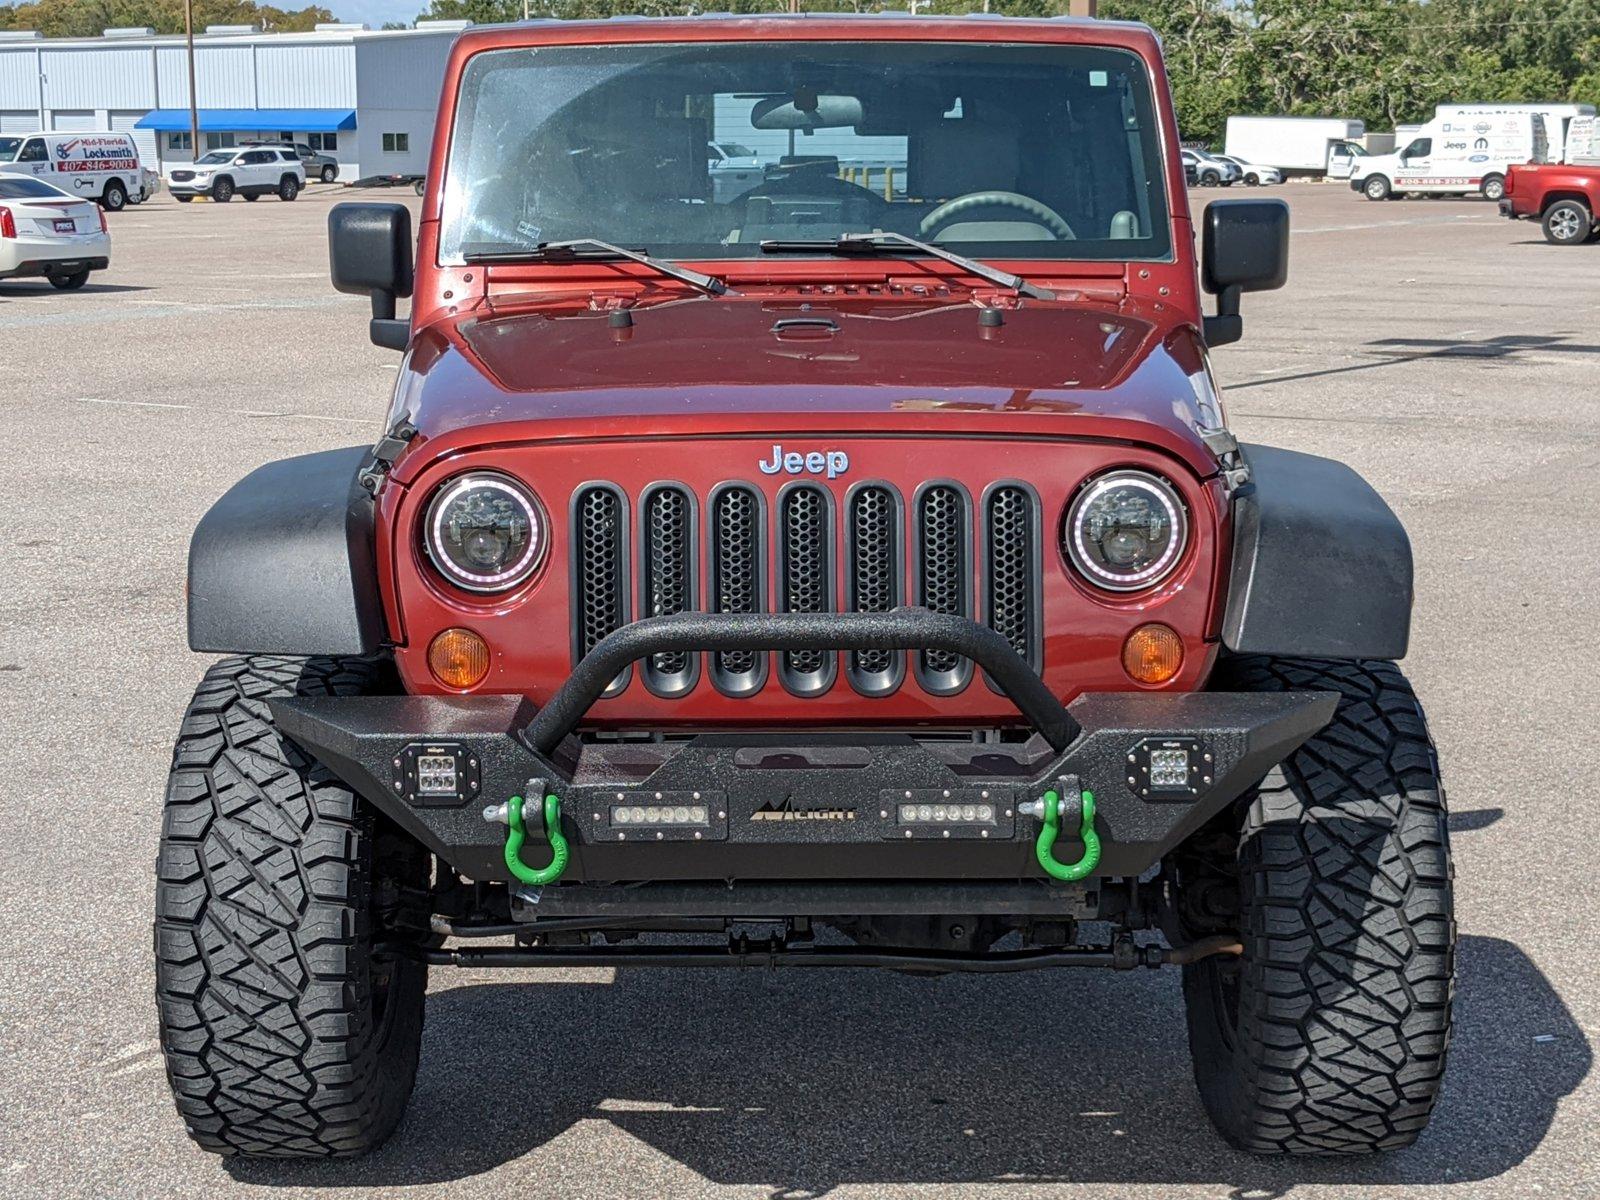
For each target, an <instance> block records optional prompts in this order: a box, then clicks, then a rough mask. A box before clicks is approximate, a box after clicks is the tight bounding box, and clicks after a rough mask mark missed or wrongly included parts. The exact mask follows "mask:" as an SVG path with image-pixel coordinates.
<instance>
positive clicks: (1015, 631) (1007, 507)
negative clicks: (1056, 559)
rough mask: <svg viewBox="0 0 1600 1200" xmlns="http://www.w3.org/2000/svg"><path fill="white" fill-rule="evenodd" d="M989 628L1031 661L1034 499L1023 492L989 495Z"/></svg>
mask: <svg viewBox="0 0 1600 1200" xmlns="http://www.w3.org/2000/svg"><path fill="white" fill-rule="evenodd" d="M986 519H987V520H988V523H989V528H988V543H989V587H988V597H987V599H988V603H987V604H986V605H985V607H986V609H987V610H988V619H989V625H990V627H991V628H992V629H994V630H995V631H996V632H997V633H999V634H1000V635H1001V636H1002V637H1004V638H1005V639H1006V641H1008V642H1010V643H1011V648H1012V649H1013V650H1015V651H1016V652H1017V653H1018V654H1019V655H1021V656H1022V657H1023V658H1024V659H1027V660H1028V661H1030V662H1031V661H1032V659H1033V646H1034V620H1035V615H1034V611H1033V606H1034V584H1035V579H1034V563H1035V562H1036V561H1037V558H1038V551H1037V548H1036V547H1035V546H1034V530H1035V528H1036V522H1035V520H1034V512H1033V496H1032V494H1031V493H1029V492H1028V491H1027V490H1026V489H1024V488H1020V487H997V488H995V489H994V491H992V492H991V493H989V505H988V513H987V516H986Z"/></svg>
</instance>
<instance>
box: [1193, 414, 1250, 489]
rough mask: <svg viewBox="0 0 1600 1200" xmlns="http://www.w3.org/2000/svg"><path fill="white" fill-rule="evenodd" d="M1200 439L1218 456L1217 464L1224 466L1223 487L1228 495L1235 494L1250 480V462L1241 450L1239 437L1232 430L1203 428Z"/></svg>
mask: <svg viewBox="0 0 1600 1200" xmlns="http://www.w3.org/2000/svg"><path fill="white" fill-rule="evenodd" d="M1200 440H1201V441H1203V442H1204V443H1205V444H1206V448H1207V449H1208V450H1210V451H1211V453H1213V454H1215V455H1216V456H1217V465H1218V466H1219V467H1221V468H1222V483H1223V487H1224V488H1225V489H1226V491H1227V493H1228V495H1230V496H1231V495H1233V493H1234V492H1237V491H1238V490H1239V489H1240V488H1242V487H1243V486H1244V485H1245V484H1247V483H1249V482H1250V464H1249V463H1247V462H1245V460H1244V455H1243V454H1241V453H1240V452H1239V439H1238V438H1236V437H1234V436H1233V431H1232V430H1229V429H1202V430H1200Z"/></svg>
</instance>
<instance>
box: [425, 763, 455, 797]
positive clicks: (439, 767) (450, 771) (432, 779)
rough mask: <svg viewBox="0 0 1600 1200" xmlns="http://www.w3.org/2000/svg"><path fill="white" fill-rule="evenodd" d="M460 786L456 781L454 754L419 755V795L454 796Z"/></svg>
mask: <svg viewBox="0 0 1600 1200" xmlns="http://www.w3.org/2000/svg"><path fill="white" fill-rule="evenodd" d="M459 786H460V785H459V784H458V782H457V779H456V759H455V755H453V754H419V755H417V794H418V795H422V796H453V795H455V794H456V789H457V788H458V787H459Z"/></svg>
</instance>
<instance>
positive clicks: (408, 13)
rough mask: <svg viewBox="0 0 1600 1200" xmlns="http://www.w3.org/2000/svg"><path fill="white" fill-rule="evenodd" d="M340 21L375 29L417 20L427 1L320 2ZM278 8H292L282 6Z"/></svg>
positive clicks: (351, 0) (366, 0)
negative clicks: (383, 25)
mask: <svg viewBox="0 0 1600 1200" xmlns="http://www.w3.org/2000/svg"><path fill="white" fill-rule="evenodd" d="M320 2H321V4H322V6H323V7H324V8H327V9H330V10H331V11H332V12H333V15H334V16H335V17H337V18H338V19H339V20H341V21H362V22H365V23H366V24H368V25H371V26H372V27H373V28H374V29H377V28H378V27H379V26H380V25H382V24H383V23H384V22H385V21H405V22H407V23H410V22H412V21H415V20H416V19H417V14H418V13H419V12H421V11H422V10H423V9H425V8H427V7H428V0H320ZM280 7H289V8H292V7H294V6H293V5H282V6H280Z"/></svg>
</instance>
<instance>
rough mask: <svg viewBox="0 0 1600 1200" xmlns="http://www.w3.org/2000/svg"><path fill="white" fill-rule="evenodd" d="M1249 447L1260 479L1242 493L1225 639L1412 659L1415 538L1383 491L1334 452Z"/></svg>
mask: <svg viewBox="0 0 1600 1200" xmlns="http://www.w3.org/2000/svg"><path fill="white" fill-rule="evenodd" d="M1239 450H1240V454H1241V456H1242V457H1243V459H1244V461H1245V463H1246V465H1247V466H1248V467H1249V469H1250V481H1249V482H1248V483H1247V484H1245V485H1244V486H1243V487H1241V488H1240V489H1239V490H1238V491H1237V492H1235V493H1234V496H1233V565H1232V570H1231V573H1230V576H1229V583H1228V603H1227V608H1226V610H1225V612H1224V615H1223V622H1222V642H1223V645H1225V646H1226V647H1227V648H1228V649H1229V650H1232V651H1234V652H1236V653H1240V654H1272V655H1285V656H1293V657H1297V658H1340V659H1357V658H1387V659H1397V658H1403V657H1405V653H1406V648H1407V645H1408V643H1409V641H1410V637H1411V602H1412V587H1413V582H1412V563H1411V540H1410V539H1409V538H1408V537H1407V536H1406V531H1405V527H1404V526H1403V525H1401V524H1400V519H1399V518H1398V517H1396V516H1395V515H1394V512H1393V510H1391V509H1390V508H1389V506H1388V505H1387V504H1386V503H1384V500H1383V497H1382V496H1380V495H1378V493H1377V492H1376V491H1375V490H1374V489H1373V487H1372V485H1371V484H1369V483H1368V482H1367V481H1366V480H1365V479H1363V478H1362V477H1361V476H1360V475H1358V474H1357V473H1356V472H1355V471H1353V470H1351V468H1349V467H1348V466H1346V465H1345V464H1344V463H1341V462H1336V461H1334V460H1333V459H1331V458H1319V457H1318V456H1316V455H1314V454H1301V453H1299V452H1297V451H1294V450H1282V449H1279V448H1277V447H1274V446H1255V445H1241V446H1240V447H1239Z"/></svg>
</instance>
